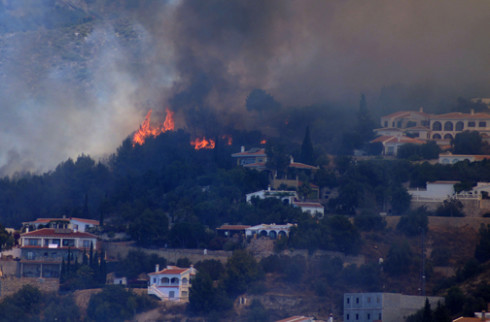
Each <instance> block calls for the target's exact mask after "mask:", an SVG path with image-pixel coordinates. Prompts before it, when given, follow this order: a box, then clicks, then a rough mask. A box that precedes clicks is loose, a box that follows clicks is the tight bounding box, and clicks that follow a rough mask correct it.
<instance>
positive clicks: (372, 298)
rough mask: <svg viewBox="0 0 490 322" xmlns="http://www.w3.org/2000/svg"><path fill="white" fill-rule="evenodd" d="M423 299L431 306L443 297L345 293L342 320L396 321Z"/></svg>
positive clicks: (402, 319) (412, 310)
mask: <svg viewBox="0 0 490 322" xmlns="http://www.w3.org/2000/svg"><path fill="white" fill-rule="evenodd" d="M425 299H428V300H429V303H430V305H431V307H436V306H437V303H438V302H441V303H443V301H444V298H443V297H438V296H416V295H403V294H399V293H345V294H344V321H345V322H350V321H356V322H373V321H383V322H398V321H405V319H406V318H407V317H408V316H409V315H412V314H414V313H416V312H417V311H418V310H420V309H421V308H423V307H424V305H425Z"/></svg>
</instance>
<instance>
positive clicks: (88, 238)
mask: <svg viewBox="0 0 490 322" xmlns="http://www.w3.org/2000/svg"><path fill="white" fill-rule="evenodd" d="M20 240H21V242H20V250H21V255H20V276H21V277H39V278H58V277H59V276H60V272H61V263H62V261H63V260H65V262H66V261H67V260H68V254H70V256H71V259H72V260H74V259H75V258H80V256H81V255H82V253H83V251H84V250H85V251H88V250H89V249H90V247H93V249H94V250H97V247H98V246H97V237H96V236H95V235H92V234H89V233H86V232H80V231H73V230H71V229H65V228H42V229H39V230H35V231H31V232H27V233H24V234H21V236H20Z"/></svg>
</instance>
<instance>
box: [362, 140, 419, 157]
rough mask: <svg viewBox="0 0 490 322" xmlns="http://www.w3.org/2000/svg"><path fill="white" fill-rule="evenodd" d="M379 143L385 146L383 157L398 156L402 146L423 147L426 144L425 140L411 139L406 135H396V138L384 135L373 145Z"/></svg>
mask: <svg viewBox="0 0 490 322" xmlns="http://www.w3.org/2000/svg"><path fill="white" fill-rule="evenodd" d="M378 142H379V143H381V144H382V145H383V150H382V152H381V154H382V155H393V156H395V155H397V154H398V150H399V149H400V147H401V146H402V145H405V144H407V143H411V144H417V145H421V144H424V143H425V141H423V140H420V139H416V138H411V137H408V136H405V135H396V136H393V135H391V136H388V135H382V136H378V137H377V138H375V139H374V140H372V141H371V143H378Z"/></svg>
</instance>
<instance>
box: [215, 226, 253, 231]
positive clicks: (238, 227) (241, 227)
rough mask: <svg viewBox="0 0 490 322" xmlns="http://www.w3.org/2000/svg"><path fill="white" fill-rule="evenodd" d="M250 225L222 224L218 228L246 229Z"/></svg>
mask: <svg viewBox="0 0 490 322" xmlns="http://www.w3.org/2000/svg"><path fill="white" fill-rule="evenodd" d="M249 227H250V226H249V225H222V226H221V227H218V228H216V229H218V230H245V229H247V228H249Z"/></svg>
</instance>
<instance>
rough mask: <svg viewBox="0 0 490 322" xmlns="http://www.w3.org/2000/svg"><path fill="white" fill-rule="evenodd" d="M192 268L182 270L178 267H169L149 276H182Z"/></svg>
mask: <svg viewBox="0 0 490 322" xmlns="http://www.w3.org/2000/svg"><path fill="white" fill-rule="evenodd" d="M189 269H190V268H180V267H177V266H168V267H166V268H164V269H162V270H160V271H158V272H153V273H149V274H148V275H159V274H168V275H180V274H182V273H185V272H186V271H188V270H189Z"/></svg>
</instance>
